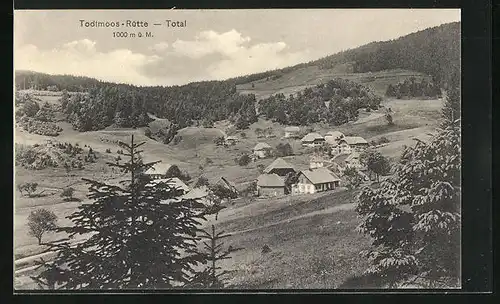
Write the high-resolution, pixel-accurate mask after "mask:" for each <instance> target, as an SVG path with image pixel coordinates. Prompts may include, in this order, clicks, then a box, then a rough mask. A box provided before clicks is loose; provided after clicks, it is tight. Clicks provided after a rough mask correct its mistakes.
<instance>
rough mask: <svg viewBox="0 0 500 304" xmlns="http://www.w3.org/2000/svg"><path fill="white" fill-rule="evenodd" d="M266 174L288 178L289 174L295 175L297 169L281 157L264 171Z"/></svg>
mask: <svg viewBox="0 0 500 304" xmlns="http://www.w3.org/2000/svg"><path fill="white" fill-rule="evenodd" d="M264 173H267V174H273V173H274V174H277V175H279V176H286V175H287V174H288V173H295V168H294V167H293V166H292V165H290V164H289V163H287V162H286V161H285V160H284V159H283V158H281V157H280V158H277V159H275V160H274V161H273V162H272V163H271V164H270V165H269V166H267V168H265V169H264Z"/></svg>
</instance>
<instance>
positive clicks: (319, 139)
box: [301, 132, 325, 147]
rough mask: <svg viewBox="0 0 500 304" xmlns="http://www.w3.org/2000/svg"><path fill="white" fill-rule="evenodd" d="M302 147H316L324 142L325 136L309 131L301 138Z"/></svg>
mask: <svg viewBox="0 0 500 304" xmlns="http://www.w3.org/2000/svg"><path fill="white" fill-rule="evenodd" d="M301 142H302V146H304V147H317V146H321V145H323V144H324V143H325V138H324V137H323V136H321V135H319V134H318V133H314V132H313V133H309V134H307V135H306V136H304V137H303V138H302V139H301Z"/></svg>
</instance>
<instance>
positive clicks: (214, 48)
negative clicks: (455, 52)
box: [14, 9, 460, 86]
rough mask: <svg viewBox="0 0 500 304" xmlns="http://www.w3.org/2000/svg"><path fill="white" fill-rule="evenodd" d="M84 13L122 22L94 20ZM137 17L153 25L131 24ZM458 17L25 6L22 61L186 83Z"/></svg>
mask: <svg viewBox="0 0 500 304" xmlns="http://www.w3.org/2000/svg"><path fill="white" fill-rule="evenodd" d="M80 20H85V21H84V22H91V21H100V22H114V23H119V24H120V27H118V28H116V27H85V26H82V22H81V21H80ZM127 20H130V21H137V22H142V23H143V25H144V22H147V23H148V27H125V26H123V24H124V23H126V22H127ZM166 20H171V22H170V24H172V23H173V22H174V21H179V22H184V21H185V26H184V27H179V26H178V27H172V26H167V21H166ZM455 21H460V10H459V9H281V10H267V9H266V10H264V9H257V10H176V9H174V10H121V11H120V10H106V11H104V10H54V11H43V10H37V11H27V10H23V11H19V10H18V11H15V12H14V68H15V69H16V70H32V71H36V72H42V73H48V74H70V75H78V76H88V77H93V78H97V79H100V80H104V81H110V82H117V83H129V84H134V85H140V86H147V85H165V86H168V85H181V84H185V83H188V82H192V81H201V80H221V79H227V78H231V77H235V76H241V75H247V74H252V73H258V72H264V71H267V70H272V69H276V68H283V67H287V66H291V65H295V64H298V63H302V62H308V61H311V60H315V59H318V58H321V57H324V56H327V55H332V54H335V53H337V52H339V51H341V50H346V49H350V48H354V47H357V46H361V45H364V44H366V43H370V42H372V41H385V40H389V39H395V38H398V37H401V36H404V35H407V34H409V33H412V32H416V31H419V30H423V29H426V28H429V27H434V26H438V25H440V24H444V23H449V22H455ZM155 23H156V24H160V25H154V24H155ZM125 25H126V24H125ZM113 32H119V33H120V32H126V33H128V35H129V37H127V38H123V37H113ZM146 32H150V33H151V34H152V37H146ZM139 33H141V34H142V37H138V36H139ZM132 34H135V35H136V36H135V37H130V36H132Z"/></svg>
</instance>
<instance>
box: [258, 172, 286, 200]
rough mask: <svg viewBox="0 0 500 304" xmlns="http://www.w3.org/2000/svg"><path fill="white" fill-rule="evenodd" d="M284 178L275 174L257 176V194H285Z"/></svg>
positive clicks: (270, 195)
mask: <svg viewBox="0 0 500 304" xmlns="http://www.w3.org/2000/svg"><path fill="white" fill-rule="evenodd" d="M285 194H286V191H285V180H284V178H283V177H281V176H279V175H277V174H274V173H273V174H261V175H259V177H258V178H257V195H258V196H265V197H273V196H282V195H285Z"/></svg>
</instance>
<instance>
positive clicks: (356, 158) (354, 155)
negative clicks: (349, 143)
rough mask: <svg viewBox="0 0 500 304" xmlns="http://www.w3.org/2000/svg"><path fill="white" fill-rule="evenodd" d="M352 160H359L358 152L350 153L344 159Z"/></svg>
mask: <svg viewBox="0 0 500 304" xmlns="http://www.w3.org/2000/svg"><path fill="white" fill-rule="evenodd" d="M353 160H355V161H358V160H359V153H351V154H349V155H348V156H347V158H346V159H345V161H346V162H350V161H353Z"/></svg>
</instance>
